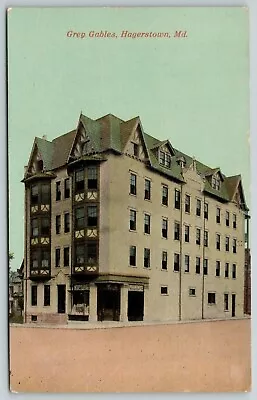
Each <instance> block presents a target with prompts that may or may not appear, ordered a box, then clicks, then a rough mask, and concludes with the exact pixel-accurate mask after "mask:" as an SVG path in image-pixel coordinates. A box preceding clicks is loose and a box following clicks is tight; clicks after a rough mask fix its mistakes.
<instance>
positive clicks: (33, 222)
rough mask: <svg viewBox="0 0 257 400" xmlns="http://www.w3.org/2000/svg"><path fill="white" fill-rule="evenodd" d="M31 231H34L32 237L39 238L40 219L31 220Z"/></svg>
mask: <svg viewBox="0 0 257 400" xmlns="http://www.w3.org/2000/svg"><path fill="white" fill-rule="evenodd" d="M31 229H32V236H33V237H37V236H38V235H39V229H38V219H37V218H33V219H32V220H31Z"/></svg>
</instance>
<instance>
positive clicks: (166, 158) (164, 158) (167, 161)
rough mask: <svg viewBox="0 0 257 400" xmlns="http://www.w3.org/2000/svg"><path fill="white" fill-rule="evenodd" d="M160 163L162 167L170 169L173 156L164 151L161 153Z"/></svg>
mask: <svg viewBox="0 0 257 400" xmlns="http://www.w3.org/2000/svg"><path fill="white" fill-rule="evenodd" d="M159 163H160V165H162V166H164V167H167V168H170V166H171V156H170V155H169V154H168V153H165V152H164V151H160V152H159Z"/></svg>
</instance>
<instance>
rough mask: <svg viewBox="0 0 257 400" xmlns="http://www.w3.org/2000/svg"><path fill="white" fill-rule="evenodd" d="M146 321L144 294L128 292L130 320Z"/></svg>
mask: <svg viewBox="0 0 257 400" xmlns="http://www.w3.org/2000/svg"><path fill="white" fill-rule="evenodd" d="M143 319H144V292H134V291H129V292H128V320H129V321H143Z"/></svg>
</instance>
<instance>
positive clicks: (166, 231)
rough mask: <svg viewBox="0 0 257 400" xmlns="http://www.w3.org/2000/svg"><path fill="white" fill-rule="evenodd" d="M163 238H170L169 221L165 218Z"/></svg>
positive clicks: (163, 220) (163, 221)
mask: <svg viewBox="0 0 257 400" xmlns="http://www.w3.org/2000/svg"><path fill="white" fill-rule="evenodd" d="M162 237H163V238H165V239H167V237H168V220H167V219H165V218H163V219H162Z"/></svg>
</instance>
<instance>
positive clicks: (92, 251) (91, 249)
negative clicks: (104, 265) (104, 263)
mask: <svg viewBox="0 0 257 400" xmlns="http://www.w3.org/2000/svg"><path fill="white" fill-rule="evenodd" d="M97 258H98V256H97V243H96V242H95V241H90V242H88V243H87V264H95V263H97Z"/></svg>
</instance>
